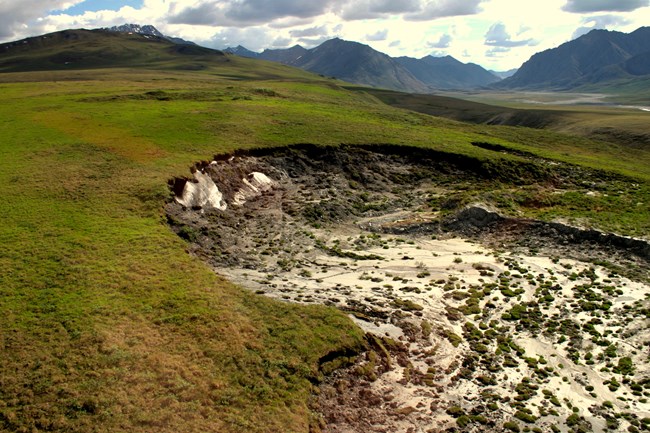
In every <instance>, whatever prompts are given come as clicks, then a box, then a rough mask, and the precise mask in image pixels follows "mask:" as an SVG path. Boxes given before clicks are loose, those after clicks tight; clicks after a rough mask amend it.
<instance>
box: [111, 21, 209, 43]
mask: <svg viewBox="0 0 650 433" xmlns="http://www.w3.org/2000/svg"><path fill="white" fill-rule="evenodd" d="M102 30H106V31H109V32H117V33H136V34H140V35H145V36H155V37H157V38H162V39H167V40H168V41H170V42H173V43H175V44H179V45H196V44H195V43H194V42H190V41H186V40H184V39H181V38H176V37H173V36H167V35H164V34H162V33H161V32H160V31H158V29H157V28H155V27H154V26H152V25H151V24H145V25H140V24H122V25H120V26H113V27H106V28H103V29H102Z"/></svg>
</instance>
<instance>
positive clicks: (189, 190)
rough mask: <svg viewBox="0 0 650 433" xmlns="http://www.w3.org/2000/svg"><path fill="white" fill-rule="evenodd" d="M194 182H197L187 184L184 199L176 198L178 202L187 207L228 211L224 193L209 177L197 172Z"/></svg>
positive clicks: (184, 189)
mask: <svg viewBox="0 0 650 433" xmlns="http://www.w3.org/2000/svg"><path fill="white" fill-rule="evenodd" d="M194 180H195V181H196V182H187V183H185V188H183V195H182V197H176V201H177V202H179V203H180V204H182V205H183V206H185V207H200V208H201V209H219V210H226V208H227V207H228V205H227V204H226V202H225V201H224V199H223V193H222V192H221V191H219V188H218V187H217V185H216V184H215V183H214V181H213V180H212V178H211V177H210V176H209V175H207V174H205V173H201V172H200V171H197V172H195V173H194Z"/></svg>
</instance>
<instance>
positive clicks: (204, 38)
mask: <svg viewBox="0 0 650 433" xmlns="http://www.w3.org/2000/svg"><path fill="white" fill-rule="evenodd" d="M124 23H135V24H141V25H145V24H152V25H154V26H155V27H156V28H158V30H160V31H161V32H162V33H164V34H166V35H169V36H176V37H181V38H183V39H186V40H191V41H193V42H196V43H198V44H199V45H203V46H206V47H210V48H217V49H223V48H226V47H229V46H233V47H234V46H237V45H243V46H244V47H246V48H248V49H250V50H253V51H261V50H263V49H265V48H288V47H291V46H293V45H296V44H300V45H302V46H303V47H305V48H313V47H315V46H317V45H319V44H320V43H322V42H324V41H326V40H328V39H332V38H334V37H339V38H341V39H345V40H349V41H356V42H361V43H363V44H367V45H370V46H371V47H372V48H374V49H376V50H378V51H381V52H383V53H386V54H388V55H390V56H393V57H398V56H409V57H416V58H421V57H424V56H427V55H433V56H445V55H451V56H453V57H455V58H456V59H458V60H460V61H462V62H464V63H469V62H472V63H477V64H480V65H481V66H483V67H485V68H486V69H491V70H495V71H506V70H509V69H513V68H518V67H520V66H521V64H522V63H524V62H525V61H526V60H528V59H529V58H530V56H531V55H533V54H535V53H537V52H540V51H543V50H546V49H549V48H554V47H556V46H558V45H560V44H562V43H565V42H568V41H570V40H572V39H575V38H577V37H579V36H581V35H583V34H585V33H587V32H589V31H590V30H592V29H607V30H616V31H621V32H626V33H628V32H631V31H634V30H636V29H637V28H639V27H642V26H645V25H650V0H315V1H312V0H0V42H9V41H15V40H19V39H22V38H26V37H29V36H37V35H41V34H44V33H50V32H54V31H58V30H64V29H70V28H86V29H93V28H100V27H110V26H113V25H120V24H124Z"/></svg>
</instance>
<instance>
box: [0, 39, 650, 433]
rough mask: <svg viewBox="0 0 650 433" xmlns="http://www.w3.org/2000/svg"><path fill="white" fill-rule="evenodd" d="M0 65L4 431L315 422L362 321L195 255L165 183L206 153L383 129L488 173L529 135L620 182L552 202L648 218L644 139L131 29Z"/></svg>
mask: <svg viewBox="0 0 650 433" xmlns="http://www.w3.org/2000/svg"><path fill="white" fill-rule="evenodd" d="M0 71H2V73H0V134H1V136H2V140H0V182H1V184H2V185H3V204H2V212H0V268H1V269H2V272H0V311H2V318H1V319H0V430H2V431H25V432H26V431H67V432H89V431H94V432H124V431H129V432H151V431H157V432H179V431H182V432H206V431H213V432H279V431H282V432H307V431H309V429H310V426H312V428H313V429H314V431H317V428H318V419H317V417H316V416H315V415H314V414H313V413H312V412H311V411H310V408H309V405H308V402H309V395H310V392H312V390H313V383H315V382H317V381H318V380H319V378H320V377H321V375H322V371H323V368H325V369H328V368H329V367H330V366H327V365H325V366H324V365H323V362H324V361H326V360H328V359H332V358H333V359H337V360H338V361H339V362H341V363H342V362H344V358H341V357H340V356H342V355H344V356H350V355H352V354H354V353H355V352H356V351H358V350H360V349H361V348H362V347H363V344H364V342H363V335H362V333H361V331H360V330H359V329H358V328H356V327H355V326H354V325H353V324H352V322H351V321H350V320H349V319H348V318H347V317H346V316H345V315H344V314H342V313H341V312H339V311H338V310H335V309H332V308H327V307H324V306H309V307H307V306H298V305H293V304H288V303H279V302H275V301H271V300H269V299H267V298H264V297H261V296H258V295H255V294H253V293H250V292H248V291H245V290H243V289H242V288H240V287H237V286H235V285H233V284H232V283H230V282H228V281H226V280H224V279H223V278H221V277H219V276H218V275H215V274H214V273H213V272H212V270H211V269H210V268H208V267H207V265H205V264H204V263H203V262H200V261H198V260H195V258H193V257H192V256H190V255H189V254H188V253H187V251H186V248H187V244H186V243H185V241H183V240H182V239H180V238H179V237H178V236H176V234H174V233H173V232H172V231H171V230H170V229H169V227H168V226H167V222H166V220H165V218H164V212H163V206H164V204H165V202H166V201H168V200H170V199H171V196H170V191H169V188H168V186H167V182H168V180H169V179H171V178H173V177H178V176H185V175H187V173H188V168H189V167H190V166H192V165H193V164H194V163H195V162H196V161H201V160H210V159H211V158H213V156H214V155H215V154H223V153H228V152H232V151H234V150H237V149H252V148H266V147H274V146H286V145H290V144H295V143H313V144H317V145H320V146H338V145H340V144H341V143H346V144H378V143H381V144H394V145H409V146H417V147H422V148H430V149H435V150H438V151H442V152H446V153H451V154H462V155H466V156H470V157H472V158H475V159H476V160H477V161H479V162H483V163H486V164H490V166H491V167H494V168H495V169H498V167H500V164H502V163H503V162H504V161H507V162H508V166H512V163H513V161H514V162H521V161H524V159H523V158H522V157H520V156H518V152H519V154H520V153H521V152H522V151H524V152H528V153H530V154H533V155H538V156H543V157H545V158H549V159H551V160H555V161H559V162H563V163H567V164H576V166H585V167H592V168H595V169H597V170H600V171H602V173H604V178H609V177H608V176H612V178H615V179H618V180H617V181H616V183H613V184H612V186H611V188H612V191H619V190H621V189H625V190H626V193H625V194H624V195H618V196H615V194H616V193H615V192H613V193H612V194H611V195H610V196H609V197H605V196H604V197H603V198H602V199H600V200H602V202H598V203H597V204H598V209H596V208H594V207H592V204H593V203H594V202H593V201H591V200H590V201H588V202H582V201H580V200H578V199H576V200H574V201H572V202H571V203H568V204H561V205H558V206H557V207H556V208H552V209H550V210H549V209H546V211H548V212H549V213H548V214H549V215H551V214H553V215H559V216H564V217H574V216H576V217H581V218H582V217H584V218H589V219H590V220H591V221H592V222H593V224H594V225H595V226H597V227H602V228H606V229H611V230H616V231H619V232H622V233H625V234H633V235H642V234H644V233H645V234H647V232H648V220H649V219H648V218H647V216H648V214H649V212H650V211H649V210H648V203H649V202H650V200H648V198H649V197H650V193H649V190H650V168H649V167H650V157H649V154H650V152H649V151H648V149H647V148H646V149H636V150H635V151H634V152H630V151H629V148H626V147H625V146H621V145H609V144H608V143H605V142H600V141H591V140H588V139H584V138H579V139H577V138H575V137H573V136H571V135H567V134H560V133H552V132H546V131H540V130H530V129H527V128H510V127H498V128H497V127H490V126H486V125H469V124H466V123H462V122H457V121H452V120H447V119H442V118H438V117H433V116H430V115H427V114H422V113H416V112H413V111H410V110H405V109H400V108H395V107H391V106H389V105H386V104H384V103H383V102H381V101H380V100H379V99H378V98H377V97H376V96H374V95H372V94H368V93H364V92H356V91H351V90H347V89H345V88H343V87H341V84H342V83H340V82H337V81H334V80H328V79H325V78H322V77H318V76H315V75H312V74H308V73H306V72H304V71H301V70H297V69H293V68H289V67H285V66H282V65H278V64H274V63H268V62H259V61H255V60H250V59H240V58H235V57H231V56H225V55H223V54H221V53H220V52H216V51H212V50H206V49H202V48H197V47H180V46H176V45H173V44H171V43H169V42H166V41H161V40H157V39H148V38H144V37H143V36H139V35H121V34H114V33H106V32H96V31H76V30H75V31H67V32H60V33H56V34H52V35H46V36H43V37H38V38H31V39H28V40H26V41H24V42H23V41H21V42H18V43H12V44H4V45H2V46H0ZM485 142H489V143H492V144H493V145H495V146H497V147H495V148H496V149H501V150H503V149H505V150H507V151H506V152H502V151H500V150H499V151H494V150H491V149H489V148H485V146H484V147H479V146H476V145H475V143H485ZM508 151H512V152H508ZM633 185H634V186H633ZM638 203H641V205H638ZM335 355H339V357H338V358H337V357H336V356H335Z"/></svg>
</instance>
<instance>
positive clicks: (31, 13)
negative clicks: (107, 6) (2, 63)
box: [0, 0, 83, 40]
mask: <svg viewBox="0 0 650 433" xmlns="http://www.w3.org/2000/svg"><path fill="white" fill-rule="evenodd" d="M82 1H83V0H35V1H29V2H26V1H25V0H2V1H0V40H1V39H9V38H12V37H14V36H15V35H20V34H21V33H23V32H24V31H25V30H26V29H27V28H31V29H33V30H34V31H33V33H32V32H30V33H31V34H33V35H36V34H38V33H39V31H41V30H43V29H44V25H42V24H39V22H38V19H39V18H41V17H43V16H44V15H46V14H47V13H48V12H51V11H55V10H63V9H68V8H70V7H72V6H74V5H75V4H78V3H81V2H82Z"/></svg>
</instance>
